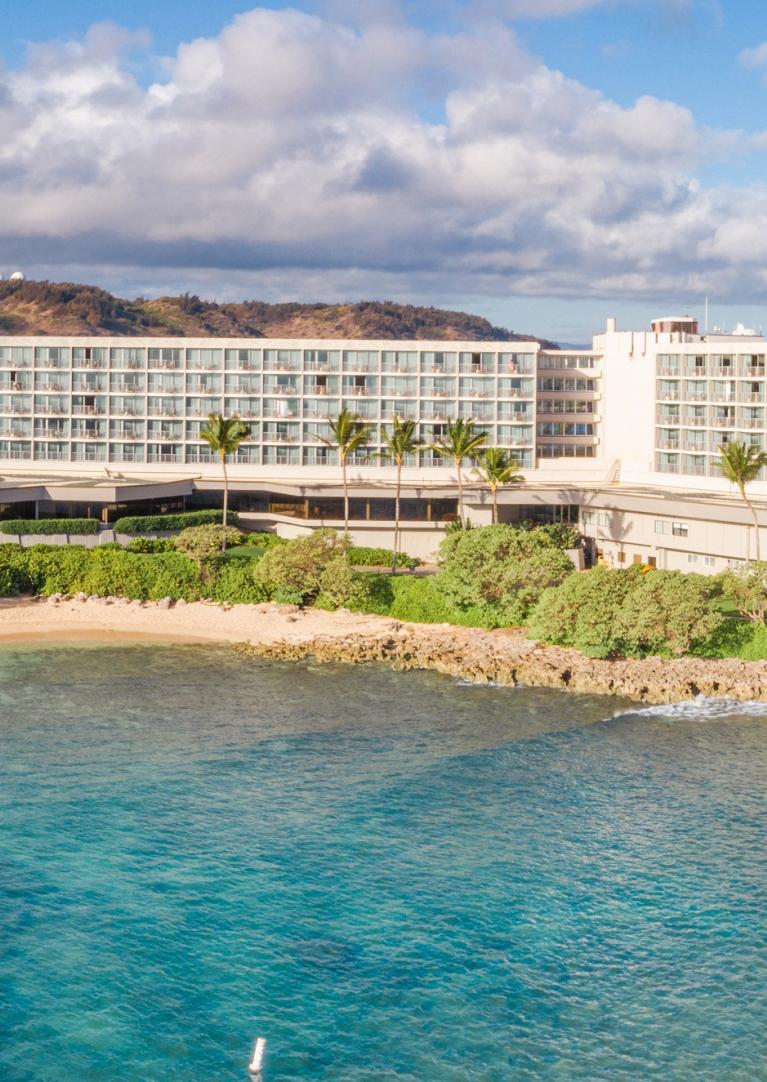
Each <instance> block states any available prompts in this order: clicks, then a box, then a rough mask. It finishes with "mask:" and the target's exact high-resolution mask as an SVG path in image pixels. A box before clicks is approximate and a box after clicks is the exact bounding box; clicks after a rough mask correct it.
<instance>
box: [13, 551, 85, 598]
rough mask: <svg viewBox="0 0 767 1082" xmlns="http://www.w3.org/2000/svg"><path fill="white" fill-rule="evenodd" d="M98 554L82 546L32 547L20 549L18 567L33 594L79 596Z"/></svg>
mask: <svg viewBox="0 0 767 1082" xmlns="http://www.w3.org/2000/svg"><path fill="white" fill-rule="evenodd" d="M95 551H98V550H90V549H86V548H84V547H83V546H82V545H32V547H31V548H28V549H20V550H19V552H18V558H17V561H16V566H17V568H18V572H19V574H20V575H23V576H24V577H25V578H26V581H27V583H28V589H29V590H30V592H31V593H35V594H67V593H77V592H78V591H79V590H81V589H82V586H81V585H80V584H81V582H82V579H83V578H84V576H85V574H86V572H87V568H88V565H89V563H90V560H91V553H92V552H95Z"/></svg>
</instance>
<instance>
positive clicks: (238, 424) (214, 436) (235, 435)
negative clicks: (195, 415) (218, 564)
mask: <svg viewBox="0 0 767 1082" xmlns="http://www.w3.org/2000/svg"><path fill="white" fill-rule="evenodd" d="M249 435H250V425H247V424H245V422H244V421H241V420H240V418H239V417H224V415H223V414H221V413H210V414H209V415H208V423H207V425H205V427H204V428H203V429H202V431H201V432H200V437H201V438H202V439H204V440H205V442H206V443H207V444H208V446H209V447H210V449H211V451H214V452H215V453H216V454H217V455H218V456H219V458H220V459H221V468H222V469H223V471H224V514H223V518H222V525H223V527H224V530H223V532H222V534H221V551H222V552H225V551H226V516H227V512H228V510H229V476H228V474H227V471H226V459H227V456H228V455H233V454H234V453H235V451H236V450H237V448H238V447H239V446H240V444H241V443H242V441H243V440H245V439H247V438H248V436H249Z"/></svg>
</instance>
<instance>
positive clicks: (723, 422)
mask: <svg viewBox="0 0 767 1082" xmlns="http://www.w3.org/2000/svg"><path fill="white" fill-rule="evenodd" d="M710 424H711V427H712V428H735V427H737V426H736V424H735V417H734V416H733V417H714V418H712V420H711V422H710Z"/></svg>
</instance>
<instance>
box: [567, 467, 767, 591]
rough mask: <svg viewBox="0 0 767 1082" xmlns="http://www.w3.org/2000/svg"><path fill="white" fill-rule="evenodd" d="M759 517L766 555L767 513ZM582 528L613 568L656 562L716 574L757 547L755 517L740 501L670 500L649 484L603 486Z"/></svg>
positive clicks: (590, 499)
mask: <svg viewBox="0 0 767 1082" xmlns="http://www.w3.org/2000/svg"><path fill="white" fill-rule="evenodd" d="M584 495H585V494H584ZM760 518H761V519H762V522H763V524H762V526H761V528H760V545H761V547H762V552H763V553H764V552H767V548H765V545H767V516H765V515H764V513H762V515H761V516H760ZM580 529H581V532H582V533H583V534H584V535H585V536H587V537H590V538H592V539H593V540H594V541H595V543H596V547H597V549H598V551H599V552H600V554H601V555H602V556H603V558H604V559H605V560H606V562H607V563H609V564H610V565H611V566H613V567H627V566H629V565H630V564H631V563H634V562H641V563H648V562H652V561H653V560H654V561H655V564H656V566H657V567H659V568H663V569H665V570H671V571H695V572H699V573H701V574H716V573H717V572H719V571H724V570H725V569H726V568H727V567H731V566H736V565H738V564H741V563H743V561H744V560H745V559H746V558H747V556H750V557H753V556H754V555H755V551H756V546H755V541H754V529H753V522H752V518H751V515H750V513H749V511H748V509H747V508H746V507H745V506H744V505H743V503H742V501H741V500H740V499H738V500H737V501H734V500H733V501H725V500H719V499H717V500H708V501H707V500H705V499H696V498H695V497H694V496H692V495H690V496H689V497H687V498H682V499H670V498H669V496H668V494H663V493H659V492H657V490H656V491H653V489H650V488H648V489H647V490H645V491H642V490H640V489H637V488H632V489H621V488H617V489H613V490H610V489H607V488H604V489H602V490H599V491H595V492H592V493H590V494H588V495H586V496H585V500H584V503H583V504H582V507H581V514H580Z"/></svg>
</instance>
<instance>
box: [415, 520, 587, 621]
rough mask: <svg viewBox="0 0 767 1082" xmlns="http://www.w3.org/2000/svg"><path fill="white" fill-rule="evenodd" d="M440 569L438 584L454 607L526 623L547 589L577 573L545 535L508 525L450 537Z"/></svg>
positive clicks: (474, 530) (483, 528) (443, 553)
mask: <svg viewBox="0 0 767 1082" xmlns="http://www.w3.org/2000/svg"><path fill="white" fill-rule="evenodd" d="M440 568H441V570H440V572H439V575H438V576H437V579H436V581H435V584H436V585H437V586H438V587H439V589H440V590H441V591H442V592H443V593H444V595H445V597H446V599H447V600H448V601H449V602H450V603H451V604H453V605H455V606H457V607H459V608H462V609H467V608H472V607H476V608H479V609H481V610H484V611H485V613H486V615H487V617H488V619H489V618H490V617H492V618H493V620H494V622H495V623H501V624H521V623H523V622H524V621H525V620H526V618H527V616H528V614H529V612H530V610H531V609H532V608H533V606H534V605H535V604H536V602H537V601H538V599H539V597H540V596H541V594H542V593H543V591H544V590H545V589H547V588H548V587H550V586H556V585H558V584H559V583H560V582H562V581H563V580H564V579H565V578H567V576H568V575H570V574H571V573H572V572H573V571H574V568H573V564H572V561H571V560H570V558H569V557H568V556H567V554H566V553H565V552H563V551H562V550H561V549H559V548H557V547H556V546H555V545H554V544H553V542H552V540H551V538H550V537H548V536H547V535H546V534H543V533H540V532H537V531H534V530H531V531H529V532H528V531H524V530H515V529H514V528H513V527H512V526H505V525H499V526H482V527H479V528H477V529H473V530H462V531H461V532H459V533H452V534H450V535H449V536H448V537H446V538H445V540H444V541H443V542H442V544H441V546H440Z"/></svg>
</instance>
